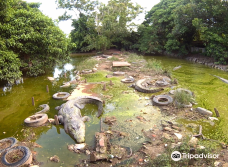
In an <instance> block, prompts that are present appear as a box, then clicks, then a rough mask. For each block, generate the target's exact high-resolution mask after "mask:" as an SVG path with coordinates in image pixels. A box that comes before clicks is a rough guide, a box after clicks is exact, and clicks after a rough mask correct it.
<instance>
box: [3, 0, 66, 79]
mask: <svg viewBox="0 0 228 167" xmlns="http://www.w3.org/2000/svg"><path fill="white" fill-rule="evenodd" d="M39 5H40V4H39V3H26V2H24V1H21V0H2V1H1V2H0V8H1V9H2V10H0V11H1V12H0V50H1V52H0V62H1V63H0V79H1V80H6V81H8V82H14V80H16V79H18V78H19V77H20V76H21V75H22V71H27V74H28V75H29V76H37V75H39V74H43V73H45V69H46V68H48V67H52V66H53V65H54V64H55V63H56V62H60V61H64V60H66V59H68V53H69V40H68V39H67V38H66V36H65V34H64V33H63V32H62V31H61V30H60V29H59V28H58V27H57V26H56V25H55V24H54V23H53V21H52V20H51V19H50V18H48V17H47V16H45V15H43V14H42V13H41V12H40V11H39V9H38V7H39Z"/></svg>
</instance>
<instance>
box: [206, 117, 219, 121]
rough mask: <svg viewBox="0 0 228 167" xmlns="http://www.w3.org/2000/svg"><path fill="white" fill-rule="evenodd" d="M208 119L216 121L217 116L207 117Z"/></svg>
mask: <svg viewBox="0 0 228 167" xmlns="http://www.w3.org/2000/svg"><path fill="white" fill-rule="evenodd" d="M208 119H209V120H212V121H214V120H216V121H218V118H215V117H208Z"/></svg>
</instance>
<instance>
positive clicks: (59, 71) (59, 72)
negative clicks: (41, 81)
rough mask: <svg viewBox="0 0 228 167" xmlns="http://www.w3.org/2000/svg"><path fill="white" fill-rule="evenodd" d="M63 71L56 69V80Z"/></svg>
mask: <svg viewBox="0 0 228 167" xmlns="http://www.w3.org/2000/svg"><path fill="white" fill-rule="evenodd" d="M62 71H63V70H60V69H58V68H55V71H54V73H53V75H54V78H59V77H60V75H61V74H62Z"/></svg>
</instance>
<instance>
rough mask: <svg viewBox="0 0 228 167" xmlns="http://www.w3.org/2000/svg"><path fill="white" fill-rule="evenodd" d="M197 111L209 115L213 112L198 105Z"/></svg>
mask: <svg viewBox="0 0 228 167" xmlns="http://www.w3.org/2000/svg"><path fill="white" fill-rule="evenodd" d="M196 111H198V112H199V113H201V114H203V115H208V116H212V114H213V113H212V112H211V111H209V110H207V109H205V108H201V107H197V108H196Z"/></svg>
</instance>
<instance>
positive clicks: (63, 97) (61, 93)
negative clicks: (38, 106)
mask: <svg viewBox="0 0 228 167" xmlns="http://www.w3.org/2000/svg"><path fill="white" fill-rule="evenodd" d="M58 95H65V96H61V97H58ZM69 96H70V93H68V92H58V93H55V94H53V96H52V97H53V99H58V100H60V99H66V98H67V97H69Z"/></svg>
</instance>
